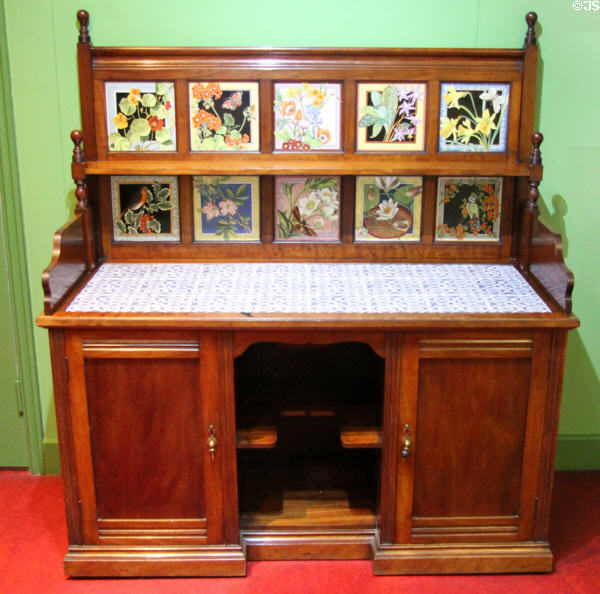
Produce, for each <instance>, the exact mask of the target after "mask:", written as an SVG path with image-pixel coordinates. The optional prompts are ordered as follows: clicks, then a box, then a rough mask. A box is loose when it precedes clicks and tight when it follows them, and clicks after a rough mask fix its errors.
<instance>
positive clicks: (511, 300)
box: [67, 263, 550, 314]
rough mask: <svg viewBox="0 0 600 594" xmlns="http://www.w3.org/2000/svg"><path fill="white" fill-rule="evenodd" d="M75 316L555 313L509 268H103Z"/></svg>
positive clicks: (78, 302) (77, 300)
mask: <svg viewBox="0 0 600 594" xmlns="http://www.w3.org/2000/svg"><path fill="white" fill-rule="evenodd" d="M67 311H68V312H115V313H118V312H122V313H125V312H129V313H138V312H141V313H143V312H147V313H218V312H222V313H240V312H244V313H246V312H248V313H298V314H311V313H314V314H320V313H365V314H369V313H374V314H379V313H381V314H393V313H436V314H441V313H549V312H550V310H549V309H548V307H547V306H546V305H545V304H544V302H543V301H542V300H541V299H540V298H539V297H538V295H537V294H536V293H535V291H534V290H533V289H532V288H531V287H530V286H529V285H528V284H527V282H526V281H525V279H524V278H523V277H522V276H521V275H520V274H519V272H518V271H517V270H516V269H515V268H514V267H513V266H510V265H506V264H322V263H313V264H301V263H292V264H285V263H256V264H254V263H243V264H241V263H240V264H233V263H232V264H224V263H219V264H103V265H102V266H101V267H100V269H99V270H98V271H97V273H96V274H95V275H94V277H93V278H92V279H91V280H90V281H89V282H88V284H87V285H86V286H85V287H84V289H83V290H82V291H81V293H80V294H79V295H78V296H77V297H76V298H75V299H74V300H73V302H72V303H71V304H70V305H69V307H68V308H67Z"/></svg>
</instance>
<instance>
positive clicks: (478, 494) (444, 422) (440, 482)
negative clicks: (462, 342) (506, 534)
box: [413, 358, 531, 518]
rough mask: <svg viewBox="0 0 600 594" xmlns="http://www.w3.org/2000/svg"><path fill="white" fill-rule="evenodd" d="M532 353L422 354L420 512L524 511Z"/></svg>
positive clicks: (417, 470)
mask: <svg viewBox="0 0 600 594" xmlns="http://www.w3.org/2000/svg"><path fill="white" fill-rule="evenodd" d="M530 369H531V360H530V359H504V358H497V359H476V358H452V359H422V360H421V362H420V365H419V396H418V402H419V404H418V415H417V435H418V443H417V446H416V449H415V456H416V462H415V482H414V504H413V515H414V516H415V517H422V518H429V517H448V516H457V517H463V516H491V517H495V516H515V515H516V514H517V513H518V507H519V495H520V481H521V472H520V469H521V465H522V455H523V454H522V452H523V439H524V433H525V424H526V414H527V394H528V391H529V375H530Z"/></svg>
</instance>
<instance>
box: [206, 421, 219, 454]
mask: <svg viewBox="0 0 600 594" xmlns="http://www.w3.org/2000/svg"><path fill="white" fill-rule="evenodd" d="M206 445H207V446H208V452H209V454H210V457H211V459H212V460H214V459H215V452H216V450H217V438H216V437H215V426H214V425H210V426H209V428H208V439H207V440H206Z"/></svg>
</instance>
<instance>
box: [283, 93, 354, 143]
mask: <svg viewBox="0 0 600 594" xmlns="http://www.w3.org/2000/svg"><path fill="white" fill-rule="evenodd" d="M341 97H342V85H341V84H339V83H326V82H321V83H319V82H312V83H306V82H305V83H275V118H274V119H275V149H276V150H282V151H339V150H340V148H341V146H342V144H341V104H342V100H341Z"/></svg>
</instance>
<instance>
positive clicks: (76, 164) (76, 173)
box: [71, 130, 88, 213]
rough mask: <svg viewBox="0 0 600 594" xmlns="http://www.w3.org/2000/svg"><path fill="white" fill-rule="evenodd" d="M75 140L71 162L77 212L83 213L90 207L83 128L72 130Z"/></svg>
mask: <svg viewBox="0 0 600 594" xmlns="http://www.w3.org/2000/svg"><path fill="white" fill-rule="evenodd" d="M71 140H72V141H73V159H72V162H71V176H72V177H73V181H74V182H75V185H76V186H77V189H76V190H75V196H76V197H77V206H75V212H76V213H83V212H84V211H85V210H86V209H87V207H88V200H87V187H86V183H85V154H84V152H83V148H82V147H81V143H82V142H83V133H82V132H81V130H73V132H71Z"/></svg>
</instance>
